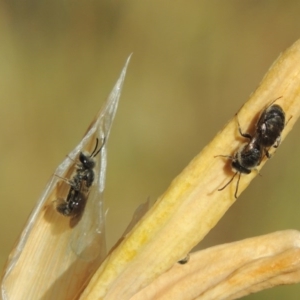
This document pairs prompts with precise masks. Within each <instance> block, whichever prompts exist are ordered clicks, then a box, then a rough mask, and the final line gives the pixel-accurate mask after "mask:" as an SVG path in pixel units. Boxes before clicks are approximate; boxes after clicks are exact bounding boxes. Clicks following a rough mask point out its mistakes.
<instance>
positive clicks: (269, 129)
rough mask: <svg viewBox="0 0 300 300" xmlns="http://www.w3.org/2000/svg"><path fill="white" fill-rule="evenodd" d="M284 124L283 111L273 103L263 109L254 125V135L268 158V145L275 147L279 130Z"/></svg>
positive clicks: (278, 137)
mask: <svg viewBox="0 0 300 300" xmlns="http://www.w3.org/2000/svg"><path fill="white" fill-rule="evenodd" d="M284 126H285V113H284V111H283V109H282V108H281V107H280V106H279V105H277V104H273V105H270V106H269V107H267V109H265V110H264V111H263V112H262V114H261V116H260V118H259V120H258V122H257V125H256V136H257V139H258V140H259V142H260V144H261V145H262V146H263V147H264V148H265V153H266V155H267V157H268V158H270V154H269V152H268V149H267V148H269V147H272V146H273V147H274V148H277V147H278V146H279V144H280V141H281V132H282V130H283V129H284Z"/></svg>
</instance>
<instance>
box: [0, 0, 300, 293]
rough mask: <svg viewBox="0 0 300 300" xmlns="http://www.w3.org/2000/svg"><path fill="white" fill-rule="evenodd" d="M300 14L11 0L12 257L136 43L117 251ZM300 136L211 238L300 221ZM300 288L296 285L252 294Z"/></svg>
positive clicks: (1, 27)
mask: <svg viewBox="0 0 300 300" xmlns="http://www.w3.org/2000/svg"><path fill="white" fill-rule="evenodd" d="M299 12H300V2H299V1H296V0H295V1H292V0H291V1H284V0H281V1H276V0H269V1H254V0H252V1H238V0H235V1H211V0H206V1H170V0H168V1H159V0H151V1H139V0H127V1H118V0H115V1H113V0H111V1H108V0H103V1H100V0H93V1H92V0H90V1H79V0H51V1H50V0H25V1H17V0H6V1H3V0H1V1H0V114H1V117H0V122H1V123H0V144H1V146H0V147H1V156H0V159H1V163H0V166H1V173H0V176H1V180H0V182H1V189H0V199H1V200H0V201H1V210H0V213H1V217H0V222H1V227H0V228H1V230H0V234H1V235H0V239H1V249H0V250H1V253H0V254H1V257H0V259H1V261H0V264H1V267H2V266H3V264H4V262H5V260H6V258H7V256H8V253H9V251H10V250H11V248H12V246H13V243H14V242H15V240H16V238H17V237H18V235H19V234H20V232H21V230H22V227H23V225H24V223H25V221H26V219H27V217H28V215H29V213H30V211H31V209H32V207H33V206H34V205H35V203H36V201H37V199H38V197H39V196H40V194H41V193H42V191H43V189H44V186H45V184H46V182H47V180H48V179H49V177H50V176H51V174H52V173H53V171H54V170H55V168H56V167H57V165H58V164H59V163H60V162H61V161H62V160H63V159H64V157H65V155H66V154H67V153H68V152H69V151H70V150H71V149H72V148H73V147H74V146H75V145H76V144H77V143H78V142H79V141H80V139H81V137H82V135H83V133H84V132H85V130H86V128H87V126H88V125H89V123H90V122H91V120H92V119H93V117H94V115H95V114H96V112H97V111H98V110H99V108H100V107H101V105H102V104H103V102H104V101H105V99H106V97H107V95H108V94H109V92H110V91H111V89H112V87H113V85H114V84H115V82H116V80H117V78H118V76H119V73H120V71H121V68H122V67H123V65H124V63H125V60H126V58H127V57H128V55H129V54H130V53H131V52H133V56H132V60H131V63H130V65H129V68H128V72H127V77H126V80H125V85H124V89H123V93H122V96H121V99H120V105H119V110H118V112H117V115H116V119H115V123H114V125H113V128H112V131H111V138H110V140H109V142H108V170H107V186H106V191H105V201H106V206H107V207H109V213H108V217H107V231H108V235H107V236H108V246H109V247H110V246H111V245H113V244H114V243H115V242H116V241H117V239H118V237H119V236H120V235H121V234H122V232H123V230H124V229H125V227H126V225H127V223H128V222H129V220H130V219H131V216H132V212H133V211H134V209H135V208H136V207H137V206H138V205H139V204H140V203H141V202H144V201H146V199H147V198H148V197H150V199H151V200H152V201H154V200H155V199H156V198H157V197H158V196H159V195H160V194H161V193H163V192H164V190H165V189H166V188H167V187H168V185H169V184H170V182H171V180H172V179H173V178H174V177H175V176H176V175H177V174H178V173H179V172H180V171H181V170H182V169H183V168H184V167H185V166H186V165H187V163H188V162H189V161H190V160H191V159H192V158H193V157H194V156H195V155H196V154H197V153H198V152H199V151H200V150H201V149H202V148H203V147H204V146H205V145H206V144H207V143H208V142H209V141H210V140H211V139H212V138H213V136H214V135H215V134H216V133H217V132H218V130H220V129H221V128H222V127H223V125H224V124H225V123H226V122H227V121H228V120H229V119H230V118H231V117H232V116H233V115H234V114H235V113H236V111H237V110H238V109H239V107H240V106H241V105H242V104H243V103H244V102H245V100H246V99H247V98H248V97H249V95H250V93H251V92H253V91H254V90H255V88H256V87H257V85H258V84H259V82H260V81H261V79H262V77H263V76H264V74H265V73H266V71H267V70H268V68H269V67H270V65H271V64H272V63H273V61H274V60H275V59H276V58H277V57H278V55H279V54H280V52H282V51H283V50H285V49H286V48H287V47H289V46H290V45H291V44H292V43H293V42H294V41H296V40H297V39H299V38H300V22H299ZM279 96H283V97H284V95H274V97H273V99H275V98H277V97H279ZM273 99H270V101H271V100H273ZM241 125H242V128H247V126H249V124H241ZM298 137H299V125H298V126H296V128H295V130H294V131H293V132H292V133H291V135H290V136H289V137H288V138H287V140H286V141H284V143H283V144H282V145H281V147H280V148H279V149H278V151H277V153H276V155H275V157H274V158H273V159H272V160H271V161H269V162H268V163H267V165H266V166H265V168H263V170H262V172H261V173H262V175H263V176H262V177H257V178H256V179H255V180H254V182H253V183H252V184H251V186H250V187H249V188H248V189H247V190H246V191H245V192H244V193H243V194H242V196H241V197H240V198H239V199H238V201H237V203H235V204H234V205H233V207H232V208H231V209H230V210H229V212H228V213H227V214H226V215H225V217H224V218H223V219H222V220H221V221H220V222H219V224H218V225H217V226H216V227H215V228H214V230H213V231H212V232H211V233H210V234H209V235H208V236H207V237H206V238H205V240H204V241H203V242H202V243H201V245H200V248H205V247H208V246H213V245H216V244H221V243H225V242H231V241H235V240H240V239H244V238H247V237H252V236H256V235H261V234H266V233H269V232H273V231H276V230H282V229H287V228H296V229H300V219H299V210H300V202H299V196H298V195H299V192H300V184H299V172H300V171H299V169H300V159H299V150H300V139H299V138H298ZM215 154H230V153H227V152H226V149H224V150H223V149H220V153H212V155H215ZM220 172H222V170H220ZM241 180H242V179H241ZM221 184H222V183H221V182H220V185H221ZM37 242H38V241H37ZM299 293H300V285H295V286H289V287H279V288H276V289H273V290H268V291H264V292H261V293H259V294H257V295H252V296H249V297H247V299H283V297H287V298H288V299H298V297H299Z"/></svg>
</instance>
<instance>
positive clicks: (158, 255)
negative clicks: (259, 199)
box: [80, 41, 300, 300]
mask: <svg viewBox="0 0 300 300" xmlns="http://www.w3.org/2000/svg"><path fill="white" fill-rule="evenodd" d="M299 91H300V41H297V42H296V43H295V44H294V45H293V46H292V47H290V48H289V49H288V50H287V51H285V52H284V53H283V54H282V55H281V56H280V57H279V58H278V59H277V61H276V62H275V63H274V64H273V66H272V67H271V69H270V70H269V72H268V73H267V74H266V76H265V77H264V79H263V80H262V82H261V84H260V86H259V87H258V88H257V90H256V91H255V92H254V93H253V94H252V95H251V97H250V99H249V100H248V101H247V102H246V103H245V104H244V105H243V107H242V108H241V109H240V110H239V111H238V117H239V122H240V124H241V127H242V128H243V130H244V131H249V130H247V129H248V126H250V125H251V126H254V124H255V120H257V117H258V116H259V114H260V112H261V111H262V110H263V109H264V108H266V107H267V106H268V105H269V104H270V103H271V102H272V100H274V99H276V98H278V97H280V96H282V98H281V99H280V100H278V101H277V102H276V103H277V104H279V105H280V106H281V107H282V108H283V110H284V111H285V113H286V117H287V119H288V118H289V117H290V116H292V118H291V120H290V121H289V122H288V124H287V126H286V128H285V129H284V130H283V133H282V140H283V139H284V138H285V136H286V135H287V133H288V132H289V131H290V130H291V129H292V127H293V125H294V124H295V122H296V120H297V119H298V117H299V113H300V94H299ZM240 145H241V139H240V135H239V132H238V127H237V121H236V118H235V117H233V119H232V120H231V121H230V122H229V123H228V124H227V125H226V126H225V127H224V129H223V130H222V131H220V132H219V133H218V134H217V136H216V137H215V138H214V139H213V140H212V142H211V143H210V144H209V145H208V146H206V147H205V148H204V149H203V150H202V152H201V153H200V154H199V155H198V156H196V157H195V158H194V159H193V160H192V161H191V163H190V164H189V165H188V166H187V167H186V168H185V169H184V170H183V172H182V173H181V174H180V175H179V176H178V177H177V178H175V179H174V180H173V182H172V183H171V185H170V187H169V188H168V189H167V191H166V192H165V193H164V194H163V195H162V196H161V197H160V198H159V199H158V200H157V202H156V203H155V205H154V206H153V207H152V208H151V209H150V210H149V211H148V213H147V214H146V215H145V216H144V217H143V218H142V219H141V220H140V222H139V223H138V224H136V226H135V227H134V228H133V230H132V231H131V232H129V233H128V234H127V235H126V236H125V238H124V240H122V241H121V243H120V244H119V245H118V247H117V248H116V249H114V251H113V252H112V253H111V254H110V255H109V256H108V257H107V258H106V260H105V261H104V263H103V264H102V265H101V267H100V268H99V269H98V270H97V272H96V273H95V275H94V276H93V278H92V280H91V281H90V282H89V284H88V286H87V288H86V289H85V290H84V292H83V293H82V295H81V297H80V299H81V300H95V299H107V300H108V299H112V300H115V299H123V300H126V299H132V298H133V299H135V300H137V299H157V298H156V297H154V298H153V297H152V298H151V297H149V298H147V297H145V294H140V295H141V296H139V294H138V293H139V291H141V290H142V289H143V288H145V291H146V290H147V289H146V287H147V286H149V287H150V286H151V284H155V279H157V280H159V279H160V277H159V276H160V275H161V274H164V273H166V272H167V271H168V270H170V269H171V268H172V267H173V266H174V264H175V263H176V262H177V261H178V260H179V259H181V258H183V257H185V255H186V254H187V253H189V252H190V250H191V249H192V248H193V247H194V246H195V245H196V244H198V243H199V241H201V240H202V239H203V237H204V236H205V235H206V234H207V233H208V232H209V231H210V230H211V229H212V228H213V227H214V226H215V225H216V223H217V222H218V221H219V220H220V218H221V217H222V216H223V215H224V213H225V212H226V211H227V209H228V208H229V207H230V206H231V205H232V204H233V203H234V202H235V198H234V192H235V187H236V185H235V181H234V182H233V183H232V184H231V185H229V186H228V187H227V188H226V189H224V190H223V191H222V192H219V191H217V189H218V188H220V187H221V186H222V185H224V184H225V183H226V182H227V181H228V180H229V178H230V176H232V172H231V171H230V170H229V169H230V167H229V165H230V164H229V163H228V162H226V161H224V159H221V158H214V156H215V155H219V154H229V155H230V154H233V153H234V152H235V151H236V150H237V149H238V148H239V146H240ZM266 161H267V159H264V161H263V162H262V163H261V165H260V166H259V169H260V168H261V167H262V166H263V165H264V163H265V162H266ZM256 175H257V173H256V172H252V173H251V174H249V175H247V176H242V178H241V181H240V185H239V194H240V193H241V192H242V191H243V190H244V189H245V188H246V187H247V186H248V184H249V183H250V181H251V180H252V179H253V178H254V177H255V176H256ZM287 234H288V235H289V236H290V235H291V234H290V233H287ZM282 235H283V236H284V235H285V233H282ZM284 238H288V236H287V237H283V238H282V240H284ZM295 238H296V241H297V243H296V242H295V248H293V247H292V248H291V249H290V250H287V251H290V253H288V252H283V253H282V256H280V255H279V256H278V255H277V254H276V253H277V252H276V251H275V250H276V247H277V245H276V247H271V248H270V249H267V248H265V247H264V245H265V243H266V244H267V242H268V237H266V238H257V240H256V242H255V240H253V241H254V243H257V244H258V245H260V244H262V251H264V249H265V250H266V251H269V250H272V249H273V250H274V251H273V252H272V251H271V254H268V255H269V256H270V260H269V261H268V259H265V260H261V261H257V265H253V269H252V270H251V268H250V269H249V270H247V269H244V270H243V269H241V271H242V272H244V274H245V275H247V274H252V276H253V277H254V282H253V281H252V282H250V286H252V287H254V288H253V289H252V290H251V287H249V286H245V285H243V284H244V283H243V282H240V286H239V287H237V286H235V285H234V284H233V283H230V282H226V281H225V282H224V283H223V285H222V286H220V288H219V290H216V291H215V292H210V293H211V296H207V297H205V293H204V294H203V295H201V296H200V294H197V295H193V296H192V297H190V298H188V297H187V294H181V297H179V298H178V299H185V300H186V299H195V298H196V297H197V296H198V295H199V297H198V298H197V299H234V298H236V297H239V296H243V295H245V294H247V293H248V292H252V291H255V290H259V289H262V288H265V287H267V286H268V285H270V284H273V285H275V284H282V283H285V282H288V280H287V278H286V277H285V276H284V275H283V274H284V272H285V271H286V270H287V265H292V266H294V267H295V266H296V267H297V268H298V261H299V251H298V246H297V245H298V244H299V242H298V239H299V237H298V234H295ZM275 240H276V241H275V244H276V243H278V245H280V244H282V242H281V239H280V238H275ZM240 243H242V245H243V242H240ZM245 243H246V244H247V241H246V242H245ZM246 244H245V245H246ZM291 245H293V242H291ZM221 247H222V246H221ZM224 247H225V248H226V246H224ZM225 248H224V249H225ZM241 249H244V250H246V251H244V252H247V253H246V255H247V258H246V259H248V260H249V261H250V262H251V261H252V256H253V253H255V251H256V247H254V248H251V247H249V248H248V247H246V248H241ZM225 250H226V249H225ZM244 252H243V251H242V255H245V253H244ZM229 253H230V252H229ZM199 255H201V254H199ZM224 255H225V254H224ZM225 256H226V255H225ZM262 256H264V254H262ZM273 258H274V259H275V260H276V259H278V263H277V266H278V268H275V269H273V261H272V259H273ZM230 259H231V261H232V264H234V261H233V260H234V257H231V258H230ZM193 261H194V259H193V257H192V259H191V262H189V263H188V264H193ZM262 266H263V268H262ZM281 266H282V267H281ZM177 268H178V267H177ZM217 268H220V270H219V271H218V272H220V273H222V272H223V273H224V272H225V271H224V270H223V268H224V266H223V265H222V264H220V265H219V266H217ZM245 268H246V267H245ZM205 271H206V270H200V271H199V272H205ZM247 272H248V273H247ZM251 272H252V273H251ZM263 272H265V273H266V274H267V273H268V277H269V278H271V283H268V284H267V283H264V282H263V280H264V279H263V278H264V277H263V276H262V274H263ZM272 272H273V273H272ZM280 272H282V273H280ZM293 272H294V273H296V274H297V275H299V274H298V273H299V271H298V269H297V271H293ZM166 274H167V273H166ZM204 274H205V273H204ZM206 275H207V274H206ZM206 275H203V276H204V278H207V280H211V283H210V284H209V283H208V286H210V285H213V282H214V278H208V277H207V276H206ZM163 276H164V275H163ZM237 276H242V275H241V274H240V275H237ZM272 276H274V277H276V276H277V280H273V281H272ZM280 276H281V277H280ZM259 278H260V279H261V280H262V282H255V280H256V279H259ZM297 281H299V278H298V277H297V278H296V279H295V280H292V279H291V280H290V282H297ZM199 284H200V283H199ZM237 285H238V284H237ZM241 287H242V288H243V290H240V289H241ZM229 288H234V290H233V293H231V292H228V291H227V289H229ZM225 292H227V293H225ZM145 293H146V292H145ZM201 293H202V292H201ZM213 293H215V294H213ZM223 293H224V295H227V296H224V297H223V296H220V295H223ZM146 294H147V293H146ZM208 294H209V292H208ZM162 299H170V298H167V297H166V298H162ZM172 299H175V298H172Z"/></svg>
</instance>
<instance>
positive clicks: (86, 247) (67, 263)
mask: <svg viewBox="0 0 300 300" xmlns="http://www.w3.org/2000/svg"><path fill="white" fill-rule="evenodd" d="M129 60H130V57H129V58H128V60H127V62H126V64H125V66H124V68H123V70H122V72H121V75H120V77H119V79H118V81H117V83H116V84H115V86H114V88H113V90H112V92H111V93H110V95H109V97H108V99H107V101H106V103H105V105H104V107H103V108H102V110H100V112H99V113H98V114H97V116H96V118H95V119H94V121H93V122H92V123H91V125H90V127H89V128H88V130H87V132H86V134H85V136H84V137H83V139H82V141H81V142H80V143H79V145H78V146H77V147H75V149H74V150H73V151H71V152H70V153H69V155H68V156H67V157H66V159H65V160H64V161H63V162H62V163H61V164H60V165H59V166H58V168H57V169H56V171H55V175H53V176H52V177H51V178H50V181H49V182H48V184H47V186H46V189H45V191H44V192H43V194H42V196H41V197H40V199H39V201H38V203H37V205H36V207H35V208H34V210H33V211H32V213H31V215H30V217H29V220H28V222H27V224H26V226H25V227H24V230H23V232H22V234H21V236H20V238H19V240H18V241H17V243H16V246H15V248H14V249H13V250H12V252H11V254H10V257H9V259H8V261H7V264H6V267H5V270H4V273H3V275H2V280H1V295H0V298H1V299H3V300H19V299H20V300H23V299H33V300H35V299H44V300H46V299H49V300H50V299H55V300H60V299H61V300H66V299H74V297H76V295H77V294H78V289H80V288H81V287H82V286H83V285H84V283H85V282H86V280H87V278H89V277H90V276H91V275H92V274H93V273H94V272H95V270H96V269H97V267H98V266H99V265H100V263H101V261H103V259H104V257H105V255H106V244H105V235H104V222H105V213H104V211H103V203H102V192H103V189H104V185H105V170H106V143H107V140H108V137H109V132H110V128H111V124H112V121H113V119H114V116H115V113H116V110H117V106H118V101H119V97H120V94H121V90H122V86H123V82H124V79H125V74H126V69H127V66H128V63H129ZM103 137H104V138H105V139H103ZM97 138H98V140H99V141H101V139H102V142H103V143H104V144H103V148H102V150H101V153H99V155H97V157H96V158H95V160H97V164H96V166H95V168H94V175H95V178H94V182H96V184H94V186H93V188H91V190H90V193H89V195H88V198H89V199H88V201H87V203H86V205H85V208H84V214H82V215H81V216H80V218H68V217H65V216H63V215H60V214H59V213H58V212H57V211H56V209H55V206H56V205H57V203H58V201H57V200H58V199H60V198H63V199H66V198H67V195H68V192H69V191H70V183H67V182H65V181H66V180H64V179H63V178H66V179H71V178H72V173H73V172H74V169H75V168H76V164H77V163H78V162H79V161H78V154H79V152H81V151H89V153H91V152H92V151H93V149H94V147H95V141H96V139H97ZM104 140H105V142H104ZM80 197H81V196H80ZM80 199H81V200H82V199H83V198H80ZM74 222H75V223H74Z"/></svg>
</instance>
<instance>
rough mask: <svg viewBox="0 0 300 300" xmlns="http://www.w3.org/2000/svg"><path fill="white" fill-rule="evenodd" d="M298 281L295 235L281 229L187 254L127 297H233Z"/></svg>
mask: <svg viewBox="0 0 300 300" xmlns="http://www.w3.org/2000/svg"><path fill="white" fill-rule="evenodd" d="M270 266H272V267H270ZM299 281H300V233H299V232H298V231H295V230H287V231H280V232H275V233H272V234H268V235H264V236H260V237H255V238H250V239H246V240H242V241H238V242H234V243H230V244H224V245H219V246H215V247H212V248H208V249H205V250H202V251H198V252H196V253H192V254H191V256H190V260H189V263H187V264H186V265H180V264H175V265H174V266H173V267H172V268H171V269H170V270H168V271H167V272H166V273H164V274H162V275H161V276H159V277H158V278H157V279H156V280H154V281H153V283H152V284H150V285H148V286H147V287H145V288H144V289H142V290H141V291H140V292H139V293H137V294H136V295H135V296H133V297H132V298H131V300H140V299H143V300H150V299H151V300H152V299H155V300H167V299H172V300H180V299H184V300H189V299H201V300H213V299H238V298H240V297H242V296H245V295H248V294H250V293H254V292H257V291H260V290H262V289H266V288H270V287H272V286H274V285H277V284H291V283H296V282H299Z"/></svg>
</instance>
